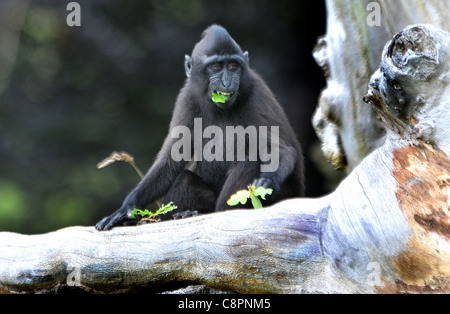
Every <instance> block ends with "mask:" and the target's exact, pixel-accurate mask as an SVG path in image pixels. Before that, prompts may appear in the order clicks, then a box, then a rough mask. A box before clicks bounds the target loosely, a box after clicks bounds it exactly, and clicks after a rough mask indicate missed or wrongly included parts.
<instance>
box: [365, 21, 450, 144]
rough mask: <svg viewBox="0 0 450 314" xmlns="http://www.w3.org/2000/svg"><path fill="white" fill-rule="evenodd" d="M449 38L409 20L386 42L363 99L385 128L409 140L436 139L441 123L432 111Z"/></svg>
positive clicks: (443, 80) (444, 83)
mask: <svg viewBox="0 0 450 314" xmlns="http://www.w3.org/2000/svg"><path fill="white" fill-rule="evenodd" d="M449 42H450V34H449V33H447V32H445V31H442V30H440V29H437V28H436V27H434V26H432V25H412V26H408V27H407V28H405V29H404V30H402V31H400V32H399V33H398V34H396V35H395V36H394V38H393V39H392V40H391V41H390V42H389V43H388V44H387V45H386V46H385V48H384V51H383V56H382V60H381V65H380V69H379V70H378V71H376V72H375V74H374V75H373V76H372V78H371V80H370V83H369V92H368V94H367V95H366V96H365V97H364V98H363V100H364V101H365V102H366V103H369V104H371V105H372V106H373V108H374V109H375V110H376V111H377V112H378V113H379V114H380V116H381V117H382V119H383V122H384V124H385V126H386V127H387V129H388V130H391V131H394V133H397V134H399V135H400V136H401V137H403V138H404V139H407V140H410V141H414V140H417V139H420V140H423V141H426V142H429V143H435V142H436V141H435V138H434V137H435V134H436V132H437V128H438V127H440V125H438V123H436V121H437V120H436V119H434V118H433V116H435V114H436V111H435V109H436V107H437V106H438V105H441V106H442V105H443V104H441V100H442V99H443V95H444V94H445V93H446V92H447V90H448V88H447V87H448V82H449V79H448V77H449V76H448V62H447V60H448V58H447V54H448V51H447V50H448V49H447V47H448V44H449ZM447 102H448V101H447ZM444 106H445V104H444Z"/></svg>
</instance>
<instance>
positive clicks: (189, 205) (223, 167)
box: [96, 25, 304, 230]
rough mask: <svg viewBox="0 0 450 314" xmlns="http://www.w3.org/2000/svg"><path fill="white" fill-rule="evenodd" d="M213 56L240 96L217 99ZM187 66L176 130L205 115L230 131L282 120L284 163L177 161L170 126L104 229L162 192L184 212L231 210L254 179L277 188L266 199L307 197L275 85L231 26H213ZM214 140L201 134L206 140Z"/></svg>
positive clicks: (297, 153)
mask: <svg viewBox="0 0 450 314" xmlns="http://www.w3.org/2000/svg"><path fill="white" fill-rule="evenodd" d="M208 60H212V61H213V64H214V62H217V61H218V60H219V62H221V64H223V65H224V70H223V71H224V72H220V73H221V74H220V75H223V76H222V78H223V79H222V81H223V84H224V85H223V86H225V85H226V84H225V80H226V79H225V77H227V79H230V76H231V77H233V79H234V80H237V81H238V82H237V84H234V85H233V86H234V87H230V91H231V90H232V88H235V90H234V96H235V97H233V99H232V100H231V98H230V101H229V102H228V101H227V103H226V106H223V104H217V103H214V102H213V101H212V100H211V94H210V92H211V89H214V88H216V89H217V88H218V87H217V86H216V85H218V84H219V83H220V80H215V81H214V80H213V81H214V82H213V83H211V82H210V79H211V78H212V77H213V76H214V75H216V73H214V74H211V73H212V72H210V71H209V70H208V69H210V68H208V66H210V64H211V63H208ZM230 62H238V63H239V71H229V72H226V71H227V70H228V68H227V65H228V64H229V63H230ZM185 66H186V74H187V76H188V79H187V80H186V83H185V85H184V87H183V88H182V89H181V91H180V93H179V95H178V98H177V101H176V104H175V109H174V112H173V116H172V121H171V123H170V130H172V129H173V128H174V127H176V126H186V127H188V128H189V129H190V130H191V132H192V134H193V131H192V130H193V125H194V118H202V124H203V129H204V128H206V127H207V126H209V125H215V126H218V127H220V129H221V130H222V131H223V134H224V136H225V128H226V126H243V127H244V128H246V127H247V126H256V127H259V126H267V127H268V128H269V130H270V127H271V126H279V167H278V169H277V170H276V171H275V172H261V171H260V166H261V161H260V160H259V159H258V161H250V160H249V159H248V156H247V159H246V161H236V158H235V159H234V161H210V162H208V161H205V160H202V161H198V162H190V163H188V162H187V161H183V160H182V161H178V162H176V161H174V160H173V159H172V158H171V148H172V145H173V144H174V143H175V142H176V141H178V139H173V138H171V136H170V134H171V132H170V131H169V135H168V136H167V138H166V140H165V142H164V144H163V147H162V148H161V151H160V152H159V154H158V157H157V159H156V161H155V162H154V164H153V165H152V167H151V168H150V170H149V171H148V173H147V174H146V176H145V177H144V179H143V180H142V181H141V182H140V183H139V184H138V186H137V187H136V188H135V189H133V190H132V191H131V193H130V194H129V195H128V196H127V198H126V199H125V201H124V203H123V205H122V207H121V208H120V209H119V210H118V211H117V212H115V213H113V214H112V215H111V216H108V217H105V218H104V219H103V220H101V221H100V222H99V223H98V224H97V225H96V228H97V229H98V230H108V229H111V228H112V227H114V226H116V225H120V224H123V223H124V222H127V221H130V214H131V211H132V210H133V209H134V208H139V209H144V208H146V206H148V205H149V204H151V203H153V202H154V201H155V200H157V199H159V198H161V197H164V200H163V202H164V203H168V202H170V201H173V202H174V204H175V205H177V206H178V209H177V211H179V212H182V211H199V212H200V213H207V212H212V211H221V210H226V209H230V207H229V206H228V205H227V204H226V201H227V200H228V198H229V197H230V196H231V195H232V194H234V193H236V191H238V190H241V189H246V188H247V186H248V185H249V184H251V183H253V184H256V185H262V186H265V187H271V188H273V189H274V191H273V194H272V195H270V196H268V197H267V201H265V202H263V204H264V205H268V204H272V203H274V202H277V201H279V200H282V199H286V198H291V197H299V196H302V195H303V193H304V185H303V156H302V152H301V148H300V145H299V143H298V141H297V139H296V136H295V133H294V131H293V130H292V128H291V126H290V124H289V122H288V119H287V117H286V115H285V113H284V111H283V109H282V107H281V106H280V105H279V103H278V102H277V100H276V99H275V97H274V95H273V94H272V92H271V91H270V89H269V88H268V87H267V85H266V84H265V82H264V81H263V80H262V79H261V78H260V77H259V76H258V75H257V74H256V73H255V72H254V71H253V70H251V69H250V68H249V67H248V54H247V53H246V52H243V51H242V50H241V48H240V47H239V45H238V44H237V43H236V42H235V41H234V40H233V39H232V38H231V37H230V35H229V34H228V32H227V31H226V30H225V29H224V28H222V27H220V26H217V25H213V26H211V27H209V28H208V29H207V30H206V31H205V32H204V33H203V35H202V39H201V41H200V42H199V43H197V44H196V46H195V48H194V50H193V53H192V58H191V57H189V56H186V62H185ZM217 73H219V72H217ZM237 73H238V75H237ZM217 75H218V77H220V75H219V74H217ZM234 83H236V82H234ZM212 85H214V86H212ZM225 92H226V91H225ZM268 139H269V140H270V136H268ZM208 141H209V139H203V145H205V143H207V142H208ZM247 143H248V142H247ZM270 147H271V146H270V145H269V148H270ZM225 149H226V148H224V155H225ZM235 154H236V150H235ZM224 160H225V157H224ZM248 203H250V202H248ZM172 214H173V212H172V213H170V214H169V215H167V216H169V217H171V216H172Z"/></svg>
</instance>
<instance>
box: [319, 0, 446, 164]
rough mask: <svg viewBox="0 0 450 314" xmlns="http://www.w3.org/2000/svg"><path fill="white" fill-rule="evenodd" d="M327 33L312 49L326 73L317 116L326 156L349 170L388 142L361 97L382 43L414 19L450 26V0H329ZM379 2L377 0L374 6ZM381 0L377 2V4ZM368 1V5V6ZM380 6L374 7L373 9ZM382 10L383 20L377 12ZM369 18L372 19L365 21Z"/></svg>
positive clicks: (379, 53) (376, 117)
mask: <svg viewBox="0 0 450 314" xmlns="http://www.w3.org/2000/svg"><path fill="white" fill-rule="evenodd" d="M326 3H327V12H328V17H327V34H326V35H325V36H323V37H322V38H321V39H319V41H318V45H317V47H316V49H315V52H314V57H315V59H316V61H317V63H318V64H319V65H320V66H322V68H323V69H324V71H325V73H326V76H327V87H326V88H325V89H324V90H323V92H322V95H321V97H320V100H319V105H318V107H317V109H316V112H315V114H314V118H313V124H314V127H315V130H316V133H317V134H318V136H319V138H320V140H321V142H322V150H323V152H324V155H325V157H326V158H327V159H328V160H329V161H330V162H331V163H332V164H333V165H334V166H335V167H336V168H340V169H345V170H346V171H347V173H349V172H351V171H352V170H353V169H354V168H355V167H356V166H357V165H358V164H359V162H360V161H361V160H362V159H363V158H364V157H365V156H367V154H369V153H370V152H372V151H373V150H374V149H375V148H377V147H379V146H380V145H381V144H382V143H383V142H384V136H385V131H384V128H383V127H382V125H381V122H380V120H379V117H378V115H377V114H376V113H375V112H374V111H373V110H372V109H371V108H370V107H369V106H365V105H364V103H363V101H362V98H363V96H364V95H365V94H366V92H367V84H368V83H369V80H370V77H371V76H372V74H373V73H374V72H375V71H376V70H377V68H378V67H379V64H380V58H381V54H382V51H383V47H384V46H385V44H386V42H388V41H389V40H390V39H391V38H392V37H393V36H394V34H396V33H397V32H399V31H400V30H402V29H403V28H405V27H407V26H408V25H411V24H425V23H430V24H433V25H435V26H436V27H439V28H441V29H443V30H445V31H450V2H449V1H442V0H395V1H392V0H378V1H373V0H360V1H342V0H326ZM374 4H375V5H374ZM376 4H379V7H378V6H376ZM368 5H369V6H368ZM378 8H379V9H380V11H379V12H375V9H378ZM377 13H379V20H380V22H381V23H380V24H379V26H377V25H376V24H374V22H378V21H377V20H376V18H375V16H374V15H373V14H377ZM367 20H369V23H368V22H367Z"/></svg>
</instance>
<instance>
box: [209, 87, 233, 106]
mask: <svg viewBox="0 0 450 314" xmlns="http://www.w3.org/2000/svg"><path fill="white" fill-rule="evenodd" d="M212 96H213V97H212V101H214V102H215V103H225V102H226V101H227V100H228V99H230V98H231V97H233V93H227V92H222V91H219V90H216V91H214V92H213V94H212Z"/></svg>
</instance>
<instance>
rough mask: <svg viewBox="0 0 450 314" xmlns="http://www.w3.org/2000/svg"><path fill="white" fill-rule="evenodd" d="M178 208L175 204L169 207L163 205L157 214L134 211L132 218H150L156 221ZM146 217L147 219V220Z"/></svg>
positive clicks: (148, 211)
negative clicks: (158, 217)
mask: <svg viewBox="0 0 450 314" xmlns="http://www.w3.org/2000/svg"><path fill="white" fill-rule="evenodd" d="M177 208H178V207H177V206H175V205H173V202H170V203H169V204H167V205H164V204H162V205H161V207H160V208H159V209H158V210H157V211H156V212H151V211H150V210H148V209H144V210H141V209H137V208H135V209H133V211H132V212H131V218H139V217H137V216H138V215H139V216H141V217H146V216H147V217H148V218H149V219H154V218H155V217H157V216H159V215H164V214H167V213H168V212H171V211H172V210H174V209H177ZM147 217H146V218H147Z"/></svg>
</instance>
